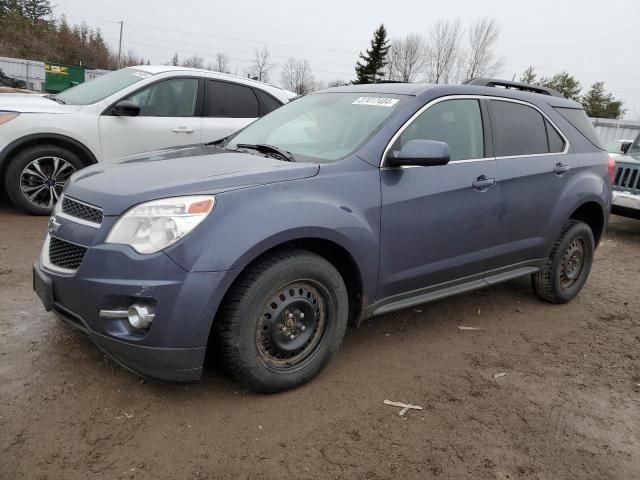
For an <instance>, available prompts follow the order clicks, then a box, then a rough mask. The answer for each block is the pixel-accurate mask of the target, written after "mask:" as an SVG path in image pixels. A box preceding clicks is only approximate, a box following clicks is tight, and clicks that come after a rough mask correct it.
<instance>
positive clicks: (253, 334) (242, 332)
mask: <svg viewBox="0 0 640 480" xmlns="http://www.w3.org/2000/svg"><path fill="white" fill-rule="evenodd" d="M348 312H349V301H348V295H347V289H346V287H345V284H344V281H343V279H342V277H341V276H340V274H339V273H338V271H337V270H336V269H335V268H334V267H333V265H331V263H329V262H328V261H327V260H326V259H324V258H323V257H321V256H319V255H316V254H314V253H312V252H308V251H305V250H290V251H283V252H279V253H276V254H273V255H270V256H268V257H266V258H263V259H261V260H259V261H258V262H257V263H255V264H254V265H253V266H252V267H250V268H249V270H248V271H247V272H245V273H243V275H242V277H241V278H240V279H239V280H238V282H237V284H236V285H235V286H234V289H233V291H232V292H231V293H230V295H229V298H227V299H226V300H225V303H224V306H223V307H222V310H221V311H220V314H219V328H220V336H221V340H222V348H223V352H222V353H223V360H224V363H225V365H226V367H227V369H228V370H229V371H230V373H231V374H232V376H234V377H235V378H236V379H237V380H239V381H240V382H241V383H243V384H245V385H246V386H248V387H249V388H251V389H253V390H256V391H261V392H279V391H283V390H287V389H289V388H293V387H296V386H298V385H301V384H303V383H305V382H306V381H308V380H309V379H311V378H312V377H313V376H314V375H316V374H317V373H318V372H319V371H320V370H322V368H323V367H324V366H325V364H326V363H327V362H328V361H329V359H330V358H331V356H332V355H333V354H334V353H335V352H336V351H337V350H338V347H339V346H340V343H341V342H342V337H343V336H344V332H345V329H346V326H347V318H348Z"/></svg>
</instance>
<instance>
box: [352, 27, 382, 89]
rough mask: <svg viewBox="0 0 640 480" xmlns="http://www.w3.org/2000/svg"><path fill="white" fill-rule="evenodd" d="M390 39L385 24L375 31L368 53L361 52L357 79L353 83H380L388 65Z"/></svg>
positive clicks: (357, 67) (357, 66) (357, 65)
mask: <svg viewBox="0 0 640 480" xmlns="http://www.w3.org/2000/svg"><path fill="white" fill-rule="evenodd" d="M389 47H390V45H389V40H388V39H387V30H386V29H385V28H384V24H381V25H380V26H379V27H378V29H377V30H376V31H375V32H373V39H372V40H371V48H369V49H367V52H366V55H365V54H363V53H362V52H361V53H360V59H361V60H362V62H360V60H359V61H358V63H357V64H356V75H357V77H358V78H357V79H356V81H355V82H353V83H356V84H358V83H378V82H380V80H382V79H384V76H385V67H386V66H387V63H388V62H387V53H389Z"/></svg>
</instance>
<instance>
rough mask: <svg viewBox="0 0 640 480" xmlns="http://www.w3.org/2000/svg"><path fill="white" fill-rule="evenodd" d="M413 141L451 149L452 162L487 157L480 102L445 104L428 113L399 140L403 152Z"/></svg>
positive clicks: (450, 101)
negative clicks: (445, 146)
mask: <svg viewBox="0 0 640 480" xmlns="http://www.w3.org/2000/svg"><path fill="white" fill-rule="evenodd" d="M411 140H437V141H439V142H445V143H447V144H448V145H449V153H450V155H451V161H452V162H455V161H456V160H469V159H474V158H483V157H484V135H483V129H482V115H481V113H480V104H479V103H478V101H477V100H468V99H463V100H445V101H443V102H440V103H436V104H435V105H433V106H432V107H429V108H428V109H427V110H425V111H424V112H423V113H422V114H421V115H420V116H419V117H418V118H416V119H415V120H414V121H413V122H412V123H411V125H409V126H408V127H407V128H406V129H405V130H404V131H403V132H402V134H401V135H400V137H399V138H398V140H396V142H395V144H394V145H393V147H392V148H393V150H400V149H401V148H402V147H403V146H404V145H406V144H407V142H409V141H411Z"/></svg>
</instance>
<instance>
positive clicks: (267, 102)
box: [254, 89, 282, 115]
mask: <svg viewBox="0 0 640 480" xmlns="http://www.w3.org/2000/svg"><path fill="white" fill-rule="evenodd" d="M254 92H256V95H257V96H258V98H259V99H260V103H261V104H262V108H261V109H260V115H266V114H267V113H270V112H273V111H274V110H275V109H276V108H278V107H280V106H282V104H281V103H280V102H278V101H277V100H276V99H275V98H273V97H272V96H271V95H269V94H268V93H265V92H263V91H262V90H258V89H255V90H254Z"/></svg>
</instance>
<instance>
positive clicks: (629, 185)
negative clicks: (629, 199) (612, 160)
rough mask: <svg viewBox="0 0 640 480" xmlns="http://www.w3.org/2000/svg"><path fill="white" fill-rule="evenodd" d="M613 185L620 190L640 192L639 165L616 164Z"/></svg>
mask: <svg viewBox="0 0 640 480" xmlns="http://www.w3.org/2000/svg"><path fill="white" fill-rule="evenodd" d="M613 184H614V186H616V187H618V188H619V189H622V190H629V191H632V192H634V193H635V192H636V191H638V192H640V167H637V166H629V165H618V167H617V168H616V178H615V181H614V182H613Z"/></svg>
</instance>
